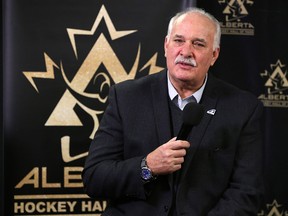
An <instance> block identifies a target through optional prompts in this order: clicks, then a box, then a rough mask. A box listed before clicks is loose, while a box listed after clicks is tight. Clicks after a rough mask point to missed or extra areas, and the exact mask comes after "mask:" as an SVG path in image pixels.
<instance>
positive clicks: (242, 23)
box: [0, 0, 288, 216]
mask: <svg viewBox="0 0 288 216" xmlns="http://www.w3.org/2000/svg"><path fill="white" fill-rule="evenodd" d="M196 4H197V6H199V7H202V8H204V9H205V10H207V11H209V12H211V13H212V14H214V15H215V17H216V18H218V20H219V21H220V22H221V28H222V35H223V36H222V41H221V52H220V58H219V59H218V61H217V63H216V65H215V66H214V67H213V68H211V72H212V73H214V74H215V76H218V77H220V78H222V79H224V80H226V81H229V82H230V83H232V84H234V85H236V86H238V87H240V88H242V89H246V90H248V91H250V92H252V93H253V94H255V95H256V96H257V97H258V98H259V100H261V101H262V102H263V104H264V106H265V111H264V116H263V117H264V118H263V133H264V145H265V182H266V194H265V202H264V203H263V206H262V208H261V210H260V211H259V215H273V216H274V215H275V216H280V215H283V216H284V215H288V197H287V194H288V188H287V182H288V174H287V170H288V158H287V152H288V146H287V134H286V131H287V122H288V111H287V108H288V75H287V64H288V55H287V50H288V41H287V33H288V26H287V25H288V24H287V20H288V6H287V3H286V1H285V0H261V1H259V0H258V1H257V0H198V1H197V2H196V1H189V0H186V1H185V0H178V1H175V0H157V1H155V0H146V1H132V0H130V1H129V0H122V1H109V0H106V1H104V0H86V1H80V0H61V1H59V0H41V1H39V0H25V1H23V0H4V1H3V8H4V9H3V18H4V20H3V118H4V121H3V122H4V123H3V125H2V126H3V131H4V132H3V135H4V139H3V143H1V155H2V157H1V163H2V165H1V169H0V171H1V198H2V199H3V201H1V212H0V213H3V214H2V215H5V216H6V215H100V214H101V212H103V210H104V209H105V207H106V201H105V200H92V199H90V198H88V197H87V196H86V195H85V194H84V193H83V185H82V181H81V171H82V169H83V165H84V161H85V157H86V156H87V151H88V148H89V145H90V142H91V139H92V138H93V135H94V133H95V131H96V130H97V128H98V125H99V121H100V120H101V117H102V114H103V111H104V110H105V108H106V105H107V93H108V89H109V87H110V86H111V85H113V84H114V83H118V82H121V81H124V80H127V79H135V78H138V77H142V76H145V75H148V74H153V73H157V72H159V71H160V70H161V69H162V68H164V67H165V58H164V51H163V44H164V38H165V35H166V31H167V25H168V21H169V19H170V18H171V17H172V16H173V15H174V14H175V13H176V12H177V11H179V10H180V9H182V8H185V7H188V6H192V5H196Z"/></svg>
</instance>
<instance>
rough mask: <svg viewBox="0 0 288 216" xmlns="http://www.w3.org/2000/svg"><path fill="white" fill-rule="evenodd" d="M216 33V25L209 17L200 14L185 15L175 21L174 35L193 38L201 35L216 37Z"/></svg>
mask: <svg viewBox="0 0 288 216" xmlns="http://www.w3.org/2000/svg"><path fill="white" fill-rule="evenodd" d="M215 32H216V27H215V24H214V23H213V21H212V20H210V19H209V18H208V17H206V16H204V15H203V14H199V13H195V12H194V13H188V14H184V15H182V16H180V17H178V19H176V20H175V22H174V25H173V27H172V33H173V34H180V35H183V36H192V35H194V34H199V35H203V36H206V37H208V36H212V37H213V36H214V34H215Z"/></svg>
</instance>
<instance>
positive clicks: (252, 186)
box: [208, 102, 264, 216]
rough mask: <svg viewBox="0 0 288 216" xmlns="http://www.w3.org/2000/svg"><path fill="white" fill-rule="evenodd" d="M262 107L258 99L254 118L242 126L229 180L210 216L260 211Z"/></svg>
mask: <svg viewBox="0 0 288 216" xmlns="http://www.w3.org/2000/svg"><path fill="white" fill-rule="evenodd" d="M262 110H263V105H262V104H261V103H260V102H258V103H257V105H256V106H255V108H254V110H253V112H252V113H251V118H250V119H249V121H248V122H247V123H246V124H245V125H244V126H243V129H242V132H241V135H240V140H239V142H238V150H237V152H236V156H235V162H234V168H233V173H232V176H231V180H230V183H229V185H228V188H227V189H226V190H225V191H224V193H223V194H222V197H221V199H220V200H219V202H218V203H217V204H216V205H215V206H214V208H213V209H212V210H211V211H210V212H209V214H208V215H209V216H220V215H221V216H225V215H227V216H228V215H229V216H236V215H241V216H245V215H257V211H258V209H259V206H260V204H261V201H262V200H261V199H262V196H263V185H264V184H263V144H262V139H261V129H260V119H261V118H260V117H261V114H262Z"/></svg>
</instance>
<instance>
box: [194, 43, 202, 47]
mask: <svg viewBox="0 0 288 216" xmlns="http://www.w3.org/2000/svg"><path fill="white" fill-rule="evenodd" d="M193 46H195V47H205V44H204V43H201V42H193Z"/></svg>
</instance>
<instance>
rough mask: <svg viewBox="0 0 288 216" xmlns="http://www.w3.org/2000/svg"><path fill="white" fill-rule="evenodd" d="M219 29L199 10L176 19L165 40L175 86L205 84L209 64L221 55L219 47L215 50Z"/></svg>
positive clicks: (198, 85) (192, 86) (191, 86)
mask: <svg viewBox="0 0 288 216" xmlns="http://www.w3.org/2000/svg"><path fill="white" fill-rule="evenodd" d="M215 31H216V29H215V26H214V24H213V23H212V21H210V20H209V19H208V18H206V17H205V16H203V15H200V14H197V13H193V14H186V15H182V16H181V17H179V18H178V19H177V20H176V22H175V24H174V26H173V28H172V30H171V33H170V37H169V38H167V37H166V39H165V44H164V48H165V56H166V62H167V68H168V71H169V76H170V80H171V82H172V84H173V85H174V86H175V85H176V86H177V85H179V84H180V83H186V84H188V85H189V86H190V88H193V89H195V90H197V89H198V88H200V87H201V85H202V84H203V81H204V79H205V75H206V73H207V71H208V69H209V67H210V66H212V65H213V64H214V63H215V61H216V59H217V58H218V55H219V49H216V50H214V51H213V42H214V34H215ZM183 58H184V59H183ZM187 58H191V59H192V62H189V61H187ZM176 59H178V60H176ZM193 59H194V60H193ZM177 83H178V84H177Z"/></svg>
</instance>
